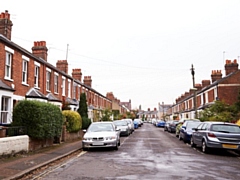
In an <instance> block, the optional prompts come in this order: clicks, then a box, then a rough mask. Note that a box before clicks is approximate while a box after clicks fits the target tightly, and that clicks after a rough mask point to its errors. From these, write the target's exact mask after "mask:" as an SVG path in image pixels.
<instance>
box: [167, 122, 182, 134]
mask: <svg viewBox="0 0 240 180" xmlns="http://www.w3.org/2000/svg"><path fill="white" fill-rule="evenodd" d="M178 123H179V121H178V120H173V121H171V122H170V123H169V125H168V128H167V131H168V132H170V133H175V132H176V127H177V125H178Z"/></svg>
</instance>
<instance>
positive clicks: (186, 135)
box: [179, 121, 201, 143]
mask: <svg viewBox="0 0 240 180" xmlns="http://www.w3.org/2000/svg"><path fill="white" fill-rule="evenodd" d="M199 124H201V122H198V121H186V122H185V123H183V125H182V127H181V129H180V131H179V140H183V142H185V143H188V142H190V140H191V137H192V132H193V130H192V129H193V128H196V127H197V126H198V125H199Z"/></svg>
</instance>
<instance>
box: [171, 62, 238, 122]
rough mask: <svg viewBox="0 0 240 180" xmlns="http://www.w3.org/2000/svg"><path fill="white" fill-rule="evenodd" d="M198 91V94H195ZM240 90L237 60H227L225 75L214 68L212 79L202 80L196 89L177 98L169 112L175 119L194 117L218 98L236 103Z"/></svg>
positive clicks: (228, 102) (230, 103)
mask: <svg viewBox="0 0 240 180" xmlns="http://www.w3.org/2000/svg"><path fill="white" fill-rule="evenodd" d="M194 91H196V95H194ZM239 91H240V70H239V69H238V63H237V60H236V59H235V60H233V61H231V60H226V63H225V76H224V77H223V75H222V71H221V70H213V71H212V74H211V80H202V83H201V84H195V89H190V90H189V91H188V92H185V93H184V94H182V95H181V96H180V97H178V98H177V99H176V103H175V104H174V105H172V106H171V107H170V108H169V109H168V111H167V114H168V115H169V116H170V117H171V119H173V116H176V117H177V118H179V119H181V118H194V117H195V110H196V112H197V114H199V112H201V111H202V110H204V109H205V108H206V107H209V105H211V104H213V103H214V102H215V101H216V100H221V101H224V102H225V103H227V104H229V105H232V104H234V103H235V102H236V101H237V99H238V95H239ZM195 96H196V109H195V107H194V97H195Z"/></svg>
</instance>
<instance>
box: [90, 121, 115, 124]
mask: <svg viewBox="0 0 240 180" xmlns="http://www.w3.org/2000/svg"><path fill="white" fill-rule="evenodd" d="M107 123H113V122H112V121H101V122H92V124H107Z"/></svg>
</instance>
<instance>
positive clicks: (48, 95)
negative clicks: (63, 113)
mask: <svg viewBox="0 0 240 180" xmlns="http://www.w3.org/2000/svg"><path fill="white" fill-rule="evenodd" d="M46 97H47V98H48V101H52V102H62V101H61V100H60V99H58V98H57V97H55V96H54V95H53V94H52V93H48V94H47V96H46Z"/></svg>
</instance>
